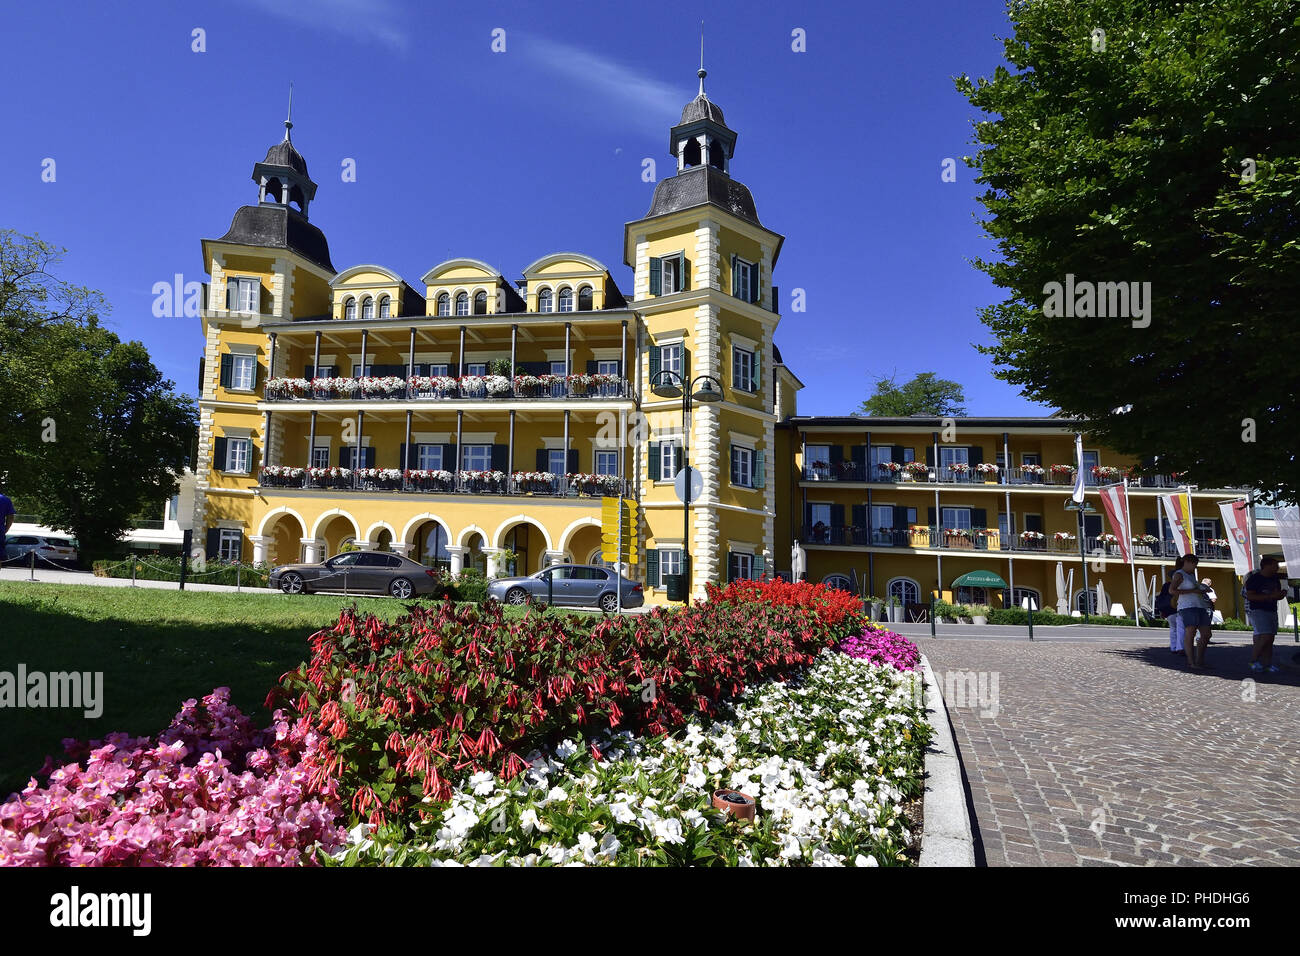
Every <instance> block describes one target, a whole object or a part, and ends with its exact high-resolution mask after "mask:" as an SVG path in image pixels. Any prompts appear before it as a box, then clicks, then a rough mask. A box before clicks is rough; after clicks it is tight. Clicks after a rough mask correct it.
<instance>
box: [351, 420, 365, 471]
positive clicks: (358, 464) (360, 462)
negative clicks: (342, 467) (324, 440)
mask: <svg viewBox="0 0 1300 956" xmlns="http://www.w3.org/2000/svg"><path fill="white" fill-rule="evenodd" d="M365 424H366V413H365V410H364V409H360V408H358V409H357V447H356V451H354V452H353V453H352V479H353V480H352V487H353V488H355V487H356V486H357V483H356V477H357V476H356V471H357V469H358V468H362V467H364V466H365V459H364V458H362V457H361V450H362V449H361V432H362V429H363V428H364V427H365Z"/></svg>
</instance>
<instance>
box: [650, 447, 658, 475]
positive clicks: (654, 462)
mask: <svg viewBox="0 0 1300 956" xmlns="http://www.w3.org/2000/svg"><path fill="white" fill-rule="evenodd" d="M649 448H650V462H649V464H650V480H651V481H658V480H659V465H660V459H659V443H658V442H657V441H652V442H651V443H650V445H649Z"/></svg>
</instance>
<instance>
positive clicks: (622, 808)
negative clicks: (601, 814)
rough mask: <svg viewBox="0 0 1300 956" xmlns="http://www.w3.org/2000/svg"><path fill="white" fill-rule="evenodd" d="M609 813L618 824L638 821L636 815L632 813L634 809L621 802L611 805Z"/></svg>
mask: <svg viewBox="0 0 1300 956" xmlns="http://www.w3.org/2000/svg"><path fill="white" fill-rule="evenodd" d="M609 812H610V813H612V814H613V815H614V819H615V821H617V822H618V823H632V822H633V821H634V820H636V814H635V813H633V812H632V808H631V807H630V806H628V805H627V804H626V803H624V802H622V801H621V800H620V801H619V802H618V803H611V804H610V805H609Z"/></svg>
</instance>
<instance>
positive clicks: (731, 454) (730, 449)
mask: <svg viewBox="0 0 1300 956" xmlns="http://www.w3.org/2000/svg"><path fill="white" fill-rule="evenodd" d="M736 453H737V449H736V446H735V445H733V444H731V443H730V442H728V443H727V461H728V462H730V466H731V483H732V484H733V485H734V484H736Z"/></svg>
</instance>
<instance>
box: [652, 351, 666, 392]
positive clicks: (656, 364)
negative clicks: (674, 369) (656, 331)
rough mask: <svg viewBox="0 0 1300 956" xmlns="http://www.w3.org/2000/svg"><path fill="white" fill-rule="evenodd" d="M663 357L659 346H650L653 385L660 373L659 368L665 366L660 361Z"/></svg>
mask: <svg viewBox="0 0 1300 956" xmlns="http://www.w3.org/2000/svg"><path fill="white" fill-rule="evenodd" d="M662 357H663V356H662V354H661V353H660V351H659V346H657V345H652V346H650V385H651V386H652V387H653V385H654V380H655V376H656V375H658V374H659V369H660V368H662V367H663V366H662V363H661V361H660V360H661V359H662Z"/></svg>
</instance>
